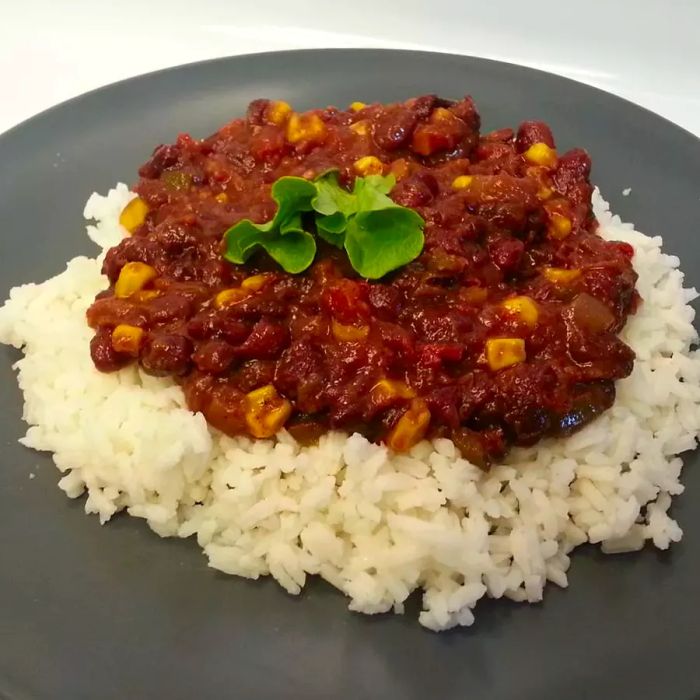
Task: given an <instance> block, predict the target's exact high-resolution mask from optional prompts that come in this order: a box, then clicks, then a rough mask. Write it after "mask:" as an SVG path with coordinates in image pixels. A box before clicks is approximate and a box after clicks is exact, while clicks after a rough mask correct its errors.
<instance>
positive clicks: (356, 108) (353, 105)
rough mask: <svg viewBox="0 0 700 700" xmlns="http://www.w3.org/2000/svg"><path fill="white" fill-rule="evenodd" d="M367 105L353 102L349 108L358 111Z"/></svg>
mask: <svg viewBox="0 0 700 700" xmlns="http://www.w3.org/2000/svg"><path fill="white" fill-rule="evenodd" d="M366 106H367V105H366V104H365V103H364V102H353V103H352V104H351V105H350V109H351V110H352V111H353V112H359V111H360V110H361V109H364V108H365V107H366Z"/></svg>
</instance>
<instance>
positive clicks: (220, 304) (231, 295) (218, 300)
mask: <svg viewBox="0 0 700 700" xmlns="http://www.w3.org/2000/svg"><path fill="white" fill-rule="evenodd" d="M248 296H250V292H248V291H246V290H245V289H240V288H238V287H233V288H231V289H224V290H223V291H222V292H219V293H218V294H217V295H216V296H215V297H214V306H215V307H216V308H217V309H223V308H225V307H227V306H231V305H232V304H237V303H238V302H239V301H243V300H244V299H245V298H246V297H248Z"/></svg>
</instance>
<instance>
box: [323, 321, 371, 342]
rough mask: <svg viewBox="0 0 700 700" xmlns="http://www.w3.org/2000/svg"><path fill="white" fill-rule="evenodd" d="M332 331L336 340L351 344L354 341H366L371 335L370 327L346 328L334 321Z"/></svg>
mask: <svg viewBox="0 0 700 700" xmlns="http://www.w3.org/2000/svg"><path fill="white" fill-rule="evenodd" d="M331 330H332V331H333V335H334V337H335V339H336V340H340V341H342V342H344V343H349V342H352V341H354V340H364V339H365V338H366V337H367V336H368V334H369V326H345V325H343V324H342V323H338V322H337V321H336V320H333V322H332V323H331Z"/></svg>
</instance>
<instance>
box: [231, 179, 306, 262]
mask: <svg viewBox="0 0 700 700" xmlns="http://www.w3.org/2000/svg"><path fill="white" fill-rule="evenodd" d="M316 192H317V190H316V185H315V184H314V183H313V182H309V181H308V180H305V179H304V178H301V177H282V178H280V179H279V180H277V182H275V183H274V184H273V185H272V191H271V196H272V199H273V200H274V201H275V203H276V204H277V212H276V213H275V216H274V217H273V219H272V220H271V221H268V222H267V223H264V224H256V223H254V222H253V221H251V220H250V219H243V220H242V221H239V222H238V223H237V224H235V225H234V226H232V227H231V228H230V229H229V230H228V231H226V233H225V234H224V238H225V241H226V252H225V253H224V257H225V258H226V259H227V260H230V261H231V262H233V263H237V264H239V265H242V264H243V263H244V262H245V261H246V260H248V258H249V257H250V256H251V255H252V254H253V253H254V252H255V250H256V248H258V247H261V248H263V249H264V250H265V251H267V253H268V254H269V255H270V256H271V257H273V258H274V260H275V261H276V262H277V263H279V264H280V265H281V267H282V268H283V269H284V270H285V271H286V272H289V273H291V274H295V273H297V272H301V271H302V270H305V269H306V267H308V266H309V265H310V264H311V263H312V262H313V259H314V255H315V254H316V243H315V241H314V239H313V236H312V235H311V234H310V233H308V232H306V231H304V229H303V227H302V221H301V212H304V211H311V200H312V199H313V198H314V197H315V196H316ZM310 244H311V245H310ZM311 246H313V249H312V247H311ZM304 262H306V264H305V266H304V267H300V265H302V264H303V263H304Z"/></svg>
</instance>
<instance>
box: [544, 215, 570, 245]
mask: <svg viewBox="0 0 700 700" xmlns="http://www.w3.org/2000/svg"><path fill="white" fill-rule="evenodd" d="M549 222H550V226H549V228H548V232H549V235H550V236H551V237H552V238H556V239H557V240H558V241H560V240H562V239H563V238H566V237H567V236H568V235H569V234H570V233H571V219H569V218H568V217H566V216H564V215H563V214H559V213H558V212H552V213H550V215H549Z"/></svg>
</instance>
